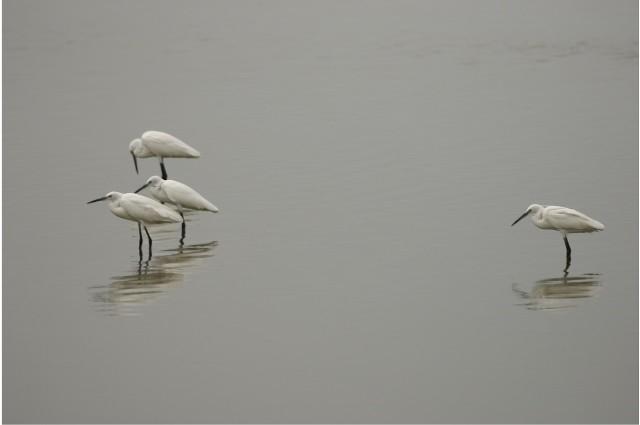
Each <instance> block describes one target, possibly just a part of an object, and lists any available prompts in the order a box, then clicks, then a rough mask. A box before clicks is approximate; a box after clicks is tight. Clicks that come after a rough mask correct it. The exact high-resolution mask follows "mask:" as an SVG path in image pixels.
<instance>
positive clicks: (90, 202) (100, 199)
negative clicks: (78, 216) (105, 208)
mask: <svg viewBox="0 0 640 425" xmlns="http://www.w3.org/2000/svg"><path fill="white" fill-rule="evenodd" d="M105 199H107V197H106V196H103V197H102V198H98V199H94V200H93V201H89V202H87V204H93V203H94V202H99V201H104V200H105Z"/></svg>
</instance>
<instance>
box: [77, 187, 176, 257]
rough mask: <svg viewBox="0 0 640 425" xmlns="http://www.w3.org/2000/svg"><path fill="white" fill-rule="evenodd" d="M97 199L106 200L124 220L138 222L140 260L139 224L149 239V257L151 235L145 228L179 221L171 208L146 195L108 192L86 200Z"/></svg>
mask: <svg viewBox="0 0 640 425" xmlns="http://www.w3.org/2000/svg"><path fill="white" fill-rule="evenodd" d="M99 201H108V203H107V205H108V206H109V209H110V210H111V212H112V213H113V214H114V215H115V216H117V217H120V218H122V219H124V220H130V221H135V222H137V223H138V236H139V239H138V252H139V253H140V260H141V261H142V230H141V229H140V226H141V224H142V227H144V231H145V233H146V234H147V238H148V239H149V258H151V244H152V243H153V241H152V240H151V235H149V231H148V230H147V225H149V224H161V223H179V222H180V221H181V218H180V215H179V214H178V213H176V212H175V211H173V210H172V209H171V208H169V207H166V206H164V205H162V204H161V203H160V202H158V201H155V200H153V199H151V198H147V197H146V196H142V195H137V194H135V193H120V192H109V193H107V194H106V195H105V196H103V197H101V198H97V199H94V200H93V201H89V202H87V204H92V203H94V202H99Z"/></svg>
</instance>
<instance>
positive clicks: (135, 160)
mask: <svg viewBox="0 0 640 425" xmlns="http://www.w3.org/2000/svg"><path fill="white" fill-rule="evenodd" d="M131 156H132V157H133V166H134V167H136V174H140V173H139V172H138V158H136V154H134V153H133V152H131Z"/></svg>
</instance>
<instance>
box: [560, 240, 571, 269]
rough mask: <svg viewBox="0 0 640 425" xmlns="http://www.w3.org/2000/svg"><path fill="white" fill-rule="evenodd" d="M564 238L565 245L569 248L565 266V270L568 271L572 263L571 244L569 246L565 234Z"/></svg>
mask: <svg viewBox="0 0 640 425" xmlns="http://www.w3.org/2000/svg"><path fill="white" fill-rule="evenodd" d="M562 239H564V246H565V248H567V265H566V266H565V268H564V272H565V273H568V272H569V266H570V265H571V246H569V240H568V239H567V237H566V236H563V237H562Z"/></svg>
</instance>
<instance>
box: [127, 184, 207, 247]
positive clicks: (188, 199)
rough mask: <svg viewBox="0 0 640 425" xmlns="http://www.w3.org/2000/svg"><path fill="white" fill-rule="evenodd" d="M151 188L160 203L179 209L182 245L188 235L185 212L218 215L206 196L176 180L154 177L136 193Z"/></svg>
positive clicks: (152, 194)
mask: <svg viewBox="0 0 640 425" xmlns="http://www.w3.org/2000/svg"><path fill="white" fill-rule="evenodd" d="M146 187H149V192H150V193H151V196H153V197H154V198H155V199H157V200H158V201H160V202H165V203H169V204H173V205H175V206H176V208H177V209H178V212H179V214H180V216H181V217H182V238H181V239H180V243H183V242H184V237H185V233H186V224H185V221H184V215H183V211H184V210H185V209H188V210H198V211H210V212H212V213H217V212H218V211H219V210H218V208H217V207H216V206H215V205H213V204H212V203H211V202H209V201H207V200H206V199H205V198H204V196H202V195H200V194H199V193H198V192H196V191H195V190H194V189H192V188H191V187H189V186H187V185H186V184H184V183H180V182H179V181H176V180H165V179H162V178H160V177H158V176H152V177H149V178H148V179H147V182H146V183H145V184H144V185H142V186H141V187H140V188H139V189H138V190H136V191H135V193H138V192H140V191H141V190H143V189H145V188H146Z"/></svg>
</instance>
